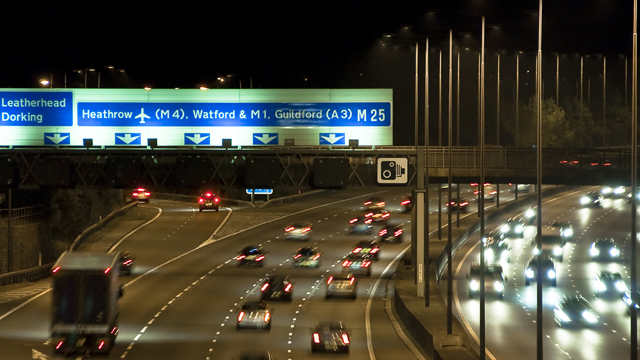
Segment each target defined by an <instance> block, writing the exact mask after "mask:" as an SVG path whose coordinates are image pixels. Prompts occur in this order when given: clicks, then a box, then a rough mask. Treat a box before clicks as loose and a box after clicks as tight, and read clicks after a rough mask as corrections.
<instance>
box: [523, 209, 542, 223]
mask: <svg viewBox="0 0 640 360" xmlns="http://www.w3.org/2000/svg"><path fill="white" fill-rule="evenodd" d="M522 217H523V219H524V222H525V224H526V225H533V224H534V223H535V222H536V219H537V217H538V210H537V208H531V207H530V208H528V209H527V210H525V212H524V213H523V214H522Z"/></svg>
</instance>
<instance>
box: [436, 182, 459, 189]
mask: <svg viewBox="0 0 640 360" xmlns="http://www.w3.org/2000/svg"><path fill="white" fill-rule="evenodd" d="M456 189H458V184H455V183H452V184H451V190H456ZM440 190H449V183H442V184H440Z"/></svg>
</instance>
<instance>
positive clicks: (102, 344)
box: [98, 341, 104, 350]
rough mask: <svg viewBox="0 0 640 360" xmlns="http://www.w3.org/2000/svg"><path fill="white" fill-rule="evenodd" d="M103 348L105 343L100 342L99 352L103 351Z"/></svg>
mask: <svg viewBox="0 0 640 360" xmlns="http://www.w3.org/2000/svg"><path fill="white" fill-rule="evenodd" d="M103 346H104V341H100V345H98V350H102V347H103Z"/></svg>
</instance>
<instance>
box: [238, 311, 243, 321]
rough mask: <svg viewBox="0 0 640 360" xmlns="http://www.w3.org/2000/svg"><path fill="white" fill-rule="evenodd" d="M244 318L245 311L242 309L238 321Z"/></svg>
mask: <svg viewBox="0 0 640 360" xmlns="http://www.w3.org/2000/svg"><path fill="white" fill-rule="evenodd" d="M242 318H244V311H240V314H238V321H239V322H240V321H242Z"/></svg>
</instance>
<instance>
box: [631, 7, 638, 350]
mask: <svg viewBox="0 0 640 360" xmlns="http://www.w3.org/2000/svg"><path fill="white" fill-rule="evenodd" d="M637 166H638V0H633V61H632V65H631V194H632V196H631V199H632V201H631V260H630V262H631V303H632V304H637V303H638V284H637V281H638V275H637V271H638V269H637V267H638V265H637V262H636V255H637V254H636V247H637V242H638V232H637V220H638V214H637V211H638V210H637V209H636V206H637V205H638V202H637V197H636V196H635V195H636V194H637V192H636V191H637V190H636V188H637V185H638V184H637V180H638V179H637V177H638V169H637ZM630 308H631V319H630V321H631V346H630V348H631V349H630V350H631V353H630V358H631V359H637V358H638V311H637V309H636V307H635V306H630Z"/></svg>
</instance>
